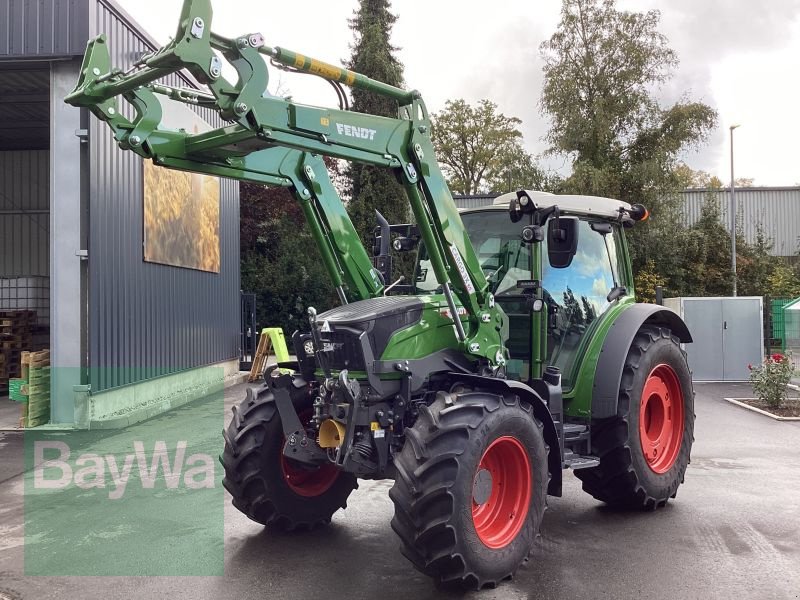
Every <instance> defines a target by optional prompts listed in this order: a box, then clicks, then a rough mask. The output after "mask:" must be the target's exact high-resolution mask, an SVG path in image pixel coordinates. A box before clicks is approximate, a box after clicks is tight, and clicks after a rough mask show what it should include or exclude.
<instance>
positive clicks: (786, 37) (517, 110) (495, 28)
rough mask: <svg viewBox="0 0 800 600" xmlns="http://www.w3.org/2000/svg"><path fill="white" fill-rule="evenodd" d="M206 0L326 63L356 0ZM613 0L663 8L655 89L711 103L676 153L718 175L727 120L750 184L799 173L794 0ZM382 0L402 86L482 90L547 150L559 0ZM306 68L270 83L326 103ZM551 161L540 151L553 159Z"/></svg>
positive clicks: (163, 7) (153, 19)
mask: <svg viewBox="0 0 800 600" xmlns="http://www.w3.org/2000/svg"><path fill="white" fill-rule="evenodd" d="M118 2H119V3H120V4H121V5H122V6H123V7H124V8H125V10H127V11H128V12H129V13H130V14H131V15H132V16H133V17H134V18H135V19H136V20H137V21H138V22H139V23H140V24H141V25H142V26H143V27H144V28H145V29H146V30H147V31H148V32H149V33H150V34H151V35H153V36H154V37H155V38H156V39H157V40H159V41H161V42H164V41H166V40H167V39H168V38H169V37H170V36H171V35H173V34H174V32H175V27H176V25H177V20H178V14H179V12H180V6H181V1H180V0H118ZM213 4H214V8H215V15H214V23H213V29H214V30H215V31H217V32H219V33H221V34H223V35H230V36H234V35H237V34H242V33H250V32H253V31H260V32H261V33H263V34H264V36H265V37H266V41H267V44H269V45H272V46H283V47H285V48H288V49H291V50H296V51H298V52H302V53H304V54H306V55H310V56H314V57H315V58H319V59H321V60H325V61H327V62H332V63H339V62H341V61H342V60H344V59H345V58H346V57H347V56H348V55H349V52H350V50H349V44H350V43H351V41H352V33H351V32H350V30H349V29H348V27H347V19H348V17H349V16H350V15H351V14H352V12H353V9H354V8H355V7H356V5H357V0H292V1H290V2H277V1H275V0H258V1H248V0H237V1H230V0H229V1H227V2H226V1H222V0H215V1H214V2H213ZM618 5H619V6H620V7H621V8H625V9H628V10H646V9H650V8H659V9H660V10H661V11H662V23H661V31H662V32H663V33H664V34H665V35H666V36H667V37H668V38H669V41H670V45H671V46H672V48H673V49H674V50H675V51H676V52H677V53H678V55H679V57H680V61H681V62H680V65H679V67H678V69H677V70H676V72H675V76H674V78H673V79H672V81H670V82H669V83H668V84H667V85H666V86H664V88H663V89H661V90H659V92H658V93H659V97H660V98H661V99H662V102H663V103H664V104H667V103H670V102H675V101H676V100H678V99H680V98H681V97H683V96H687V95H688V96H689V97H690V98H692V99H694V100H700V101H703V102H706V103H707V104H710V105H711V106H713V107H714V108H715V109H716V110H717V111H718V112H719V126H718V128H717V130H716V131H715V132H714V133H713V134H712V135H711V137H710V139H709V141H708V143H707V145H706V146H705V147H703V148H702V149H701V150H700V151H699V152H692V153H689V154H688V155H687V156H686V157H685V160H686V162H687V163H688V164H689V165H690V166H691V167H693V168H695V169H702V170H705V171H709V172H710V173H712V174H714V175H717V176H718V177H719V178H720V179H722V181H724V182H727V181H729V180H730V162H729V152H730V146H729V133H728V128H729V126H730V125H732V124H741V127H740V128H739V129H737V130H736V133H735V144H736V146H735V151H736V157H735V159H736V177H752V178H754V179H755V184H756V185H773V186H774V185H798V184H800V149H799V148H800V116H799V115H798V112H800V0H769V1H768V2H753V0H670V2H668V3H667V2H664V1H663V0H661V1H659V0H618ZM392 6H393V10H394V12H395V14H397V15H398V17H399V20H398V22H397V24H396V25H395V28H394V38H393V42H394V44H395V45H396V46H398V47H399V51H398V56H399V58H400V60H401V62H402V63H403V64H404V66H405V79H406V86H407V87H409V88H416V89H418V90H420V91H421V92H422V96H423V98H425V101H426V102H427V104H428V107H429V108H430V109H431V110H434V111H435V110H439V109H441V108H442V107H443V105H444V102H445V100H447V99H450V98H465V99H466V100H468V101H470V102H475V101H477V100H479V99H481V98H489V99H491V100H492V101H494V102H496V103H497V104H498V105H499V106H500V109H501V110H502V111H503V112H504V113H505V114H507V115H513V116H516V117H519V118H520V119H522V121H523V125H522V130H523V134H524V136H525V145H526V146H527V148H528V150H529V151H530V152H532V153H534V154H540V153H542V152H543V151H544V150H545V149H546V146H545V144H544V142H543V141H542V137H543V135H544V134H545V132H546V131H547V121H546V119H545V117H543V116H542V115H541V114H540V113H539V110H538V101H539V95H540V91H541V83H542V70H541V68H542V62H541V60H540V58H539V52H538V47H539V44H540V43H541V42H542V41H543V40H544V39H546V38H548V37H549V36H550V35H551V34H552V33H553V31H554V30H555V28H556V25H557V24H558V20H559V10H560V6H561V2H560V0H538V1H536V2H532V1H531V0H491V1H488V2H487V1H486V0H438V1H430V0H429V1H422V0H393V2H392ZM111 43H113V39H112V40H111ZM273 73H274V72H273ZM272 77H273V78H272V80H271V82H270V87H271V89H272V88H273V86H274V84H275V83H276V81H277V80H278V76H277V74H274V75H272ZM313 79H314V78H310V77H307V76H297V75H294V76H292V75H287V74H282V77H281V86H282V88H283V89H284V90H289V91H291V93H292V94H293V95H294V98H295V99H296V100H298V101H301V102H306V103H311V104H323V105H331V106H333V105H335V96H334V95H333V93H332V90H331V88H330V87H329V86H328V85H327V84H325V83H324V82H322V81H316V82H315V81H313ZM562 163H563V160H560V161H556V160H553V159H550V160H547V161H546V164H547V165H548V166H549V167H550V168H553V169H556V170H559V169H560V168H561V167H562Z"/></svg>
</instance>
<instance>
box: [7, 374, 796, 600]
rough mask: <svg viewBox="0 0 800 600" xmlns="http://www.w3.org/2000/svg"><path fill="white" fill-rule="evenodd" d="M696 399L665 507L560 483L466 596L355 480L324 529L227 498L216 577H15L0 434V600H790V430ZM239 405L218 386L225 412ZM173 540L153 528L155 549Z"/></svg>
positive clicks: (13, 468)
mask: <svg viewBox="0 0 800 600" xmlns="http://www.w3.org/2000/svg"><path fill="white" fill-rule="evenodd" d="M696 392H697V398H696V413H697V422H696V428H695V436H696V441H695V445H694V449H693V452H692V463H691V465H690V467H689V469H688V471H687V474H686V482H685V484H684V485H683V486H681V488H680V489H679V491H678V497H677V499H675V500H673V501H671V502H670V503H669V504H668V506H667V507H666V509H663V510H659V511H656V512H654V513H630V512H617V511H614V510H610V509H608V508H606V507H604V506H603V505H602V504H600V503H598V502H596V501H595V500H594V499H593V498H591V497H590V496H588V495H587V494H585V493H584V492H582V491H581V489H580V483H579V482H578V480H577V479H575V478H574V477H573V476H571V475H570V474H568V473H567V474H565V486H564V496H563V497H562V498H551V499H550V502H549V509H548V511H547V513H546V514H545V518H544V523H543V526H542V535H541V537H540V538H539V540H538V543H537V546H536V548H535V551H534V553H533V555H532V557H531V560H530V561H529V562H528V563H527V564H525V565H524V566H523V567H522V568H521V569H520V571H519V572H518V574H517V576H516V577H515V578H514V580H513V581H510V582H505V583H503V584H501V585H500V586H499V587H498V588H496V589H494V590H484V591H482V592H470V593H467V594H456V593H452V592H442V591H439V590H437V589H436V588H435V587H434V586H433V584H432V583H431V582H430V581H429V580H428V579H427V578H426V577H424V576H422V575H420V574H419V573H417V572H416V571H415V570H414V569H413V568H412V567H411V565H410V564H409V563H408V562H407V561H406V560H405V559H404V558H403V557H402V555H401V554H400V552H399V550H398V542H397V539H396V538H395V535H394V533H393V532H392V530H391V528H390V526H389V521H390V519H391V516H392V505H391V501H390V500H389V497H388V492H389V489H390V487H391V482H361V487H360V489H359V490H357V491H356V492H355V493H354V494H353V495H352V496H351V498H350V501H349V506H348V508H347V510H345V511H343V512H341V513H337V515H336V516H335V517H334V521H333V523H332V524H331V526H330V527H328V528H325V529H323V530H318V531H314V532H309V533H301V534H294V535H287V534H278V533H274V532H272V531H265V530H264V529H263V528H262V527H260V526H259V525H257V524H256V523H253V522H251V521H249V520H248V519H247V518H246V517H244V516H243V515H241V514H240V513H239V512H238V511H236V509H234V508H233V507H232V506H231V504H230V499H229V498H228V497H226V499H225V508H224V518H225V526H224V537H225V540H224V548H225V551H224V563H225V564H224V572H225V575H224V576H219V577H30V576H27V577H26V576H25V575H24V574H23V570H24V569H23V563H24V561H23V543H24V536H23V526H22V519H23V504H24V502H23V495H22V491H23V483H22V476H21V472H22V470H23V469H22V435H21V434H19V433H13V432H0V600H4V599H5V598H12V599H15V600H16V599H23V598H24V599H37V600H39V599H46V598H65V599H66V598H70V599H72V598H80V599H85V600H92V599H102V600H113V599H117V598H170V599H181V598H203V599H205V598H208V599H215V600H216V599H226V598H236V599H249V598H253V599H255V598H258V599H270V598H276V599H284V598H304V599H316V598H320V599H322V598H324V599H326V600H330V599H331V598H380V599H381V600H390V599H393V598H404V599H405V598H414V599H422V598H434V597H437V598H442V597H466V598H481V599H490V598H508V599H515V598H541V599H548V598H553V599H557V598H559V599H560V598H564V599H572V598H614V599H623V598H648V599H660V598H664V599H667V598H669V599H671V600H673V599H675V598H702V599H714V598H726V599H727V598H737V600H739V599H749V598H754V599H759V600H761V599H773V598H774V599H779V598H780V599H783V598H800V450H799V447H800V422H777V421H773V420H771V419H769V418H767V417H763V416H761V415H758V414H754V413H752V412H749V411H747V410H745V409H742V408H739V407H737V406H733V405H731V404H729V403H726V402H725V401H724V400H723V398H724V397H726V396H728V397H747V396H749V395H751V392H750V390H749V386H747V385H744V384H739V385H731V384H727V385H723V384H697V385H696ZM242 395H243V386H236V387H234V388H231V389H229V390H228V391H226V394H225V396H226V398H225V402H226V404H227V405H229V404H231V403H233V402H234V401H238V400H239V399H240V398H241V397H242ZM159 418H166V417H159ZM218 474H219V478H221V470H218ZM25 517H26V518H27V519H28V520H31V519H35V518H36V514H30V512H29V513H28V514H26V515H25ZM67 517H68V515H67ZM175 535H182V534H176V533H175V532H170V531H169V530H165V531H164V533H163V536H164V543H165V544H168V543H169V540H170V536H175ZM195 551H196V552H198V553H202V552H204V551H205V549H204V548H203V547H201V546H199V545H198V547H197V548H196V550H195ZM119 552H120V553H124V552H126V548H125V547H120V549H119ZM175 559H176V560H180V557H175Z"/></svg>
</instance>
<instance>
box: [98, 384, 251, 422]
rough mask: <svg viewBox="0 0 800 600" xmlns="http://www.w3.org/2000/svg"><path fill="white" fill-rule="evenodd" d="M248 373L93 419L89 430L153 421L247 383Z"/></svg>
mask: <svg viewBox="0 0 800 600" xmlns="http://www.w3.org/2000/svg"><path fill="white" fill-rule="evenodd" d="M247 376H248V373H246V372H242V371H238V372H237V373H236V374H234V375H232V376H229V377H226V378H225V379H223V380H221V381H219V382H213V383H210V384H207V385H204V386H202V388H201V389H198V390H191V391H189V392H187V393H182V394H179V395H177V396H174V397H172V398H168V399H164V400H160V401H157V402H155V403H153V404H150V405H147V406H142V407H140V408H135V409H133V410H131V411H128V412H126V413H125V414H122V415H119V416H111V417H106V418H102V419H92V420H90V421H89V424H88V425H89V426H88V429H91V430H97V429H121V428H123V427H127V426H129V425H133V424H134V423H141V422H142V421H146V420H147V419H152V418H153V417H155V416H158V415H161V414H164V413H165V412H167V411H169V410H172V409H175V408H178V407H181V406H183V405H185V404H189V403H190V402H194V401H195V400H197V399H198V398H202V397H204V396H207V395H209V394H214V393H219V392H220V391H221V390H224V389H226V388H229V387H232V386H234V385H239V384H240V383H244V382H246V381H247Z"/></svg>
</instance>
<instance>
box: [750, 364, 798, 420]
mask: <svg viewBox="0 0 800 600" xmlns="http://www.w3.org/2000/svg"><path fill="white" fill-rule="evenodd" d="M747 368H748V369H750V383H751V384H752V386H753V391H754V392H755V393H756V394H758V398H759V400H761V401H762V402H765V403H766V404H767V405H768V406H771V407H773V408H779V407H780V406H781V405H782V404H783V403H784V402H785V401H786V399H787V397H788V394H789V388H788V387H786V386H787V385H788V384H789V381H790V380H791V378H792V372H793V370H794V367H793V365H792V360H791V356H787V355H784V354H772V355H770V356H768V357H767V358H766V359H765V360H764V362H763V363H762V364H761V366H760V367H754V366H753V365H747Z"/></svg>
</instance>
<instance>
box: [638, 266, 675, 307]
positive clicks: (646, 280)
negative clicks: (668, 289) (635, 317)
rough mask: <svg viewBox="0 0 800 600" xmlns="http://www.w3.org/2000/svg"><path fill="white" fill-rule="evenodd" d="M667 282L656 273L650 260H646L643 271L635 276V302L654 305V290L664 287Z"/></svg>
mask: <svg viewBox="0 0 800 600" xmlns="http://www.w3.org/2000/svg"><path fill="white" fill-rule="evenodd" d="M666 283H667V280H666V279H664V278H663V277H662V276H661V275H659V274H658V272H656V265H655V263H654V262H653V261H652V260H648V261H647V262H646V263H645V265H644V268H643V269H640V270H639V272H638V273H637V274H636V281H635V282H634V285H635V287H636V301H637V302H648V303H650V304H655V302H656V288H657V287H658V286H661V287H662V288H663V287H664V286H665V285H666Z"/></svg>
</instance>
